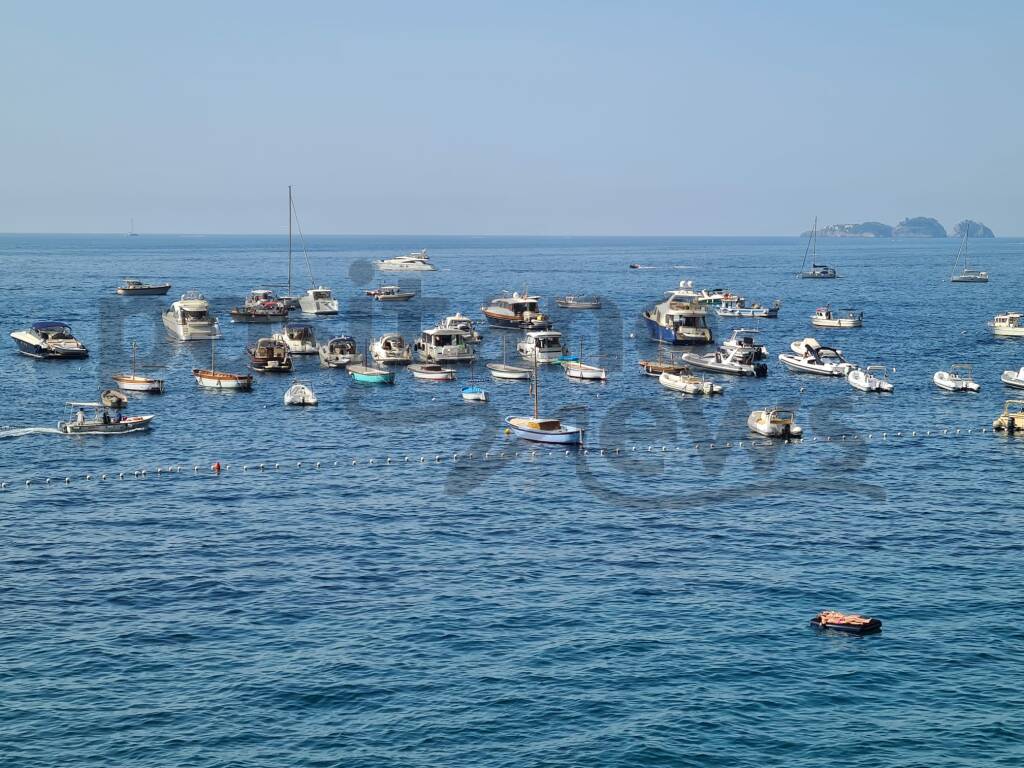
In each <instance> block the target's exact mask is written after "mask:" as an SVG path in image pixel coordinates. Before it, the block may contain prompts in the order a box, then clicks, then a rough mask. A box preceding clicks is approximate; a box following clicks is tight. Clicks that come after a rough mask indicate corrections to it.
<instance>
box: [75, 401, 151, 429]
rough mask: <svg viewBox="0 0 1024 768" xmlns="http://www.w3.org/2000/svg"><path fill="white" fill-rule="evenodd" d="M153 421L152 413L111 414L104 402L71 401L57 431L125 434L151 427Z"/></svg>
mask: <svg viewBox="0 0 1024 768" xmlns="http://www.w3.org/2000/svg"><path fill="white" fill-rule="evenodd" d="M152 421H153V416H152V415H148V416H126V417H122V416H121V414H119V413H115V414H113V415H111V414H110V411H109V410H108V406H105V405H103V403H79V402H70V403H67V404H66V412H65V416H64V420H63V421H58V422H57V431H58V432H60V433H61V434H64V435H123V434H125V433H127V432H139V431H142V430H146V429H149V425H150V422H152Z"/></svg>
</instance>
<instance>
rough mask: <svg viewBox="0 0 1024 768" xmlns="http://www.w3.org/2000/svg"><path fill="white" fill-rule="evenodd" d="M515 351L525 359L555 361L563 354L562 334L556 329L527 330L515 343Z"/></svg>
mask: <svg viewBox="0 0 1024 768" xmlns="http://www.w3.org/2000/svg"><path fill="white" fill-rule="evenodd" d="M516 351H517V352H518V353H519V355H520V357H522V358H524V359H526V360H535V361H536V362H538V363H557V362H558V358H560V357H561V356H562V355H564V354H565V347H563V346H562V334H561V333H559V332H558V331H528V332H527V334H526V336H524V337H523V339H522V340H521V341H520V342H519V343H518V344H516ZM491 370H492V371H493V370H494V369H493V368H492V369H491Z"/></svg>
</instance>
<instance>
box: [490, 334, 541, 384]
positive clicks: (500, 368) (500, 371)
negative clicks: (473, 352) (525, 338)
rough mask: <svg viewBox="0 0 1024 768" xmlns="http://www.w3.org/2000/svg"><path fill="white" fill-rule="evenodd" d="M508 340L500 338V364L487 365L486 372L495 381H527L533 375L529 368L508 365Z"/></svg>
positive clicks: (503, 337)
mask: <svg viewBox="0 0 1024 768" xmlns="http://www.w3.org/2000/svg"><path fill="white" fill-rule="evenodd" d="M507 342H508V338H507V337H506V336H502V337H501V362H500V363H488V364H487V370H489V371H490V372H491V376H493V377H494V378H496V379H505V380H508V381H512V380H515V381H523V380H525V379H529V378H530V377H531V376H532V375H533V371H532V370H531V369H529V368H521V367H519V366H518V365H509V364H508V351H507V347H508V344H507Z"/></svg>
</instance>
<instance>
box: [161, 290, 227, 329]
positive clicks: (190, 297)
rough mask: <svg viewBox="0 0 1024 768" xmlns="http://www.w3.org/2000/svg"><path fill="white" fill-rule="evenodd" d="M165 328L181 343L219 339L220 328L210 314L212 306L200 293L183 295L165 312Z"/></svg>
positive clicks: (191, 292) (193, 292) (192, 292)
mask: <svg viewBox="0 0 1024 768" xmlns="http://www.w3.org/2000/svg"><path fill="white" fill-rule="evenodd" d="M163 321H164V327H165V328H167V330H168V331H169V332H170V334H171V335H172V336H174V337H175V338H176V339H178V340H180V341H193V340H196V339H219V338H220V326H219V325H218V324H217V318H216V317H214V316H213V315H211V314H210V304H209V302H208V301H207V300H206V299H205V298H203V294H201V293H200V292H199V291H188V292H187V293H183V294H182V295H181V298H180V299H179V300H178V301H175V302H173V303H172V304H171V306H170V307H168V308H167V309H166V310H164V313H163Z"/></svg>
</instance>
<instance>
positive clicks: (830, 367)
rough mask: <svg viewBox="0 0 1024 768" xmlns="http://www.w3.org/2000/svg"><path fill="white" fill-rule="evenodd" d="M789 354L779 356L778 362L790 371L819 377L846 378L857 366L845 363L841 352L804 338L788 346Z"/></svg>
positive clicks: (814, 340) (815, 340)
mask: <svg viewBox="0 0 1024 768" xmlns="http://www.w3.org/2000/svg"><path fill="white" fill-rule="evenodd" d="M789 347H790V349H791V350H792V353H791V354H781V355H779V362H780V363H782V364H783V365H784V366H786V367H787V368H789V369H790V370H791V371H797V372H799V373H815V374H818V375H819V376H846V374H848V373H849V372H850V371H852V370H854V369H855V368H856V367H857V366H856V365H854V364H853V363H850V362H847V360H846V358H845V357H843V353H842V350H839V349H836V348H835V347H825V346H822V345H821V344H820V343H819V342H818V340H817V339H811V338H806V339H804V340H803V341H794V342H793V343H792V344H790V345H789Z"/></svg>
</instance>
